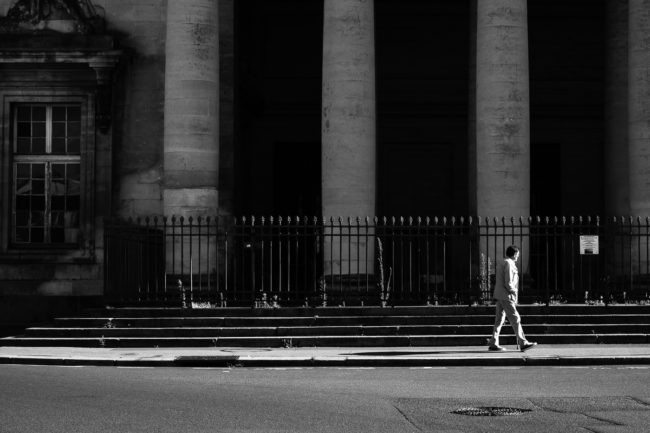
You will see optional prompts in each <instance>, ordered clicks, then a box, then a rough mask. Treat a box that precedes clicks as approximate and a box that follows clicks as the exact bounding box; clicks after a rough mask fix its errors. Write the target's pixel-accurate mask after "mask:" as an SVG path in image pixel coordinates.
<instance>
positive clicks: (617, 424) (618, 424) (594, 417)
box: [576, 412, 625, 426]
mask: <svg viewBox="0 0 650 433" xmlns="http://www.w3.org/2000/svg"><path fill="white" fill-rule="evenodd" d="M576 413H580V414H581V415H583V416H586V417H587V418H591V419H595V420H596V421H600V422H604V423H607V424H609V425H615V426H624V425H625V424H622V423H620V422H616V421H612V420H610V419H607V418H603V417H600V416H594V415H588V414H586V413H584V412H576Z"/></svg>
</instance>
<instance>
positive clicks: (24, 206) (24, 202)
mask: <svg viewBox="0 0 650 433" xmlns="http://www.w3.org/2000/svg"><path fill="white" fill-rule="evenodd" d="M21 210H23V211H28V210H29V196H28V195H19V196H16V211H21Z"/></svg>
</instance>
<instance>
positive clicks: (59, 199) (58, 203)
mask: <svg viewBox="0 0 650 433" xmlns="http://www.w3.org/2000/svg"><path fill="white" fill-rule="evenodd" d="M52 210H53V211H55V210H65V197H64V196H62V195H53V196H52Z"/></svg>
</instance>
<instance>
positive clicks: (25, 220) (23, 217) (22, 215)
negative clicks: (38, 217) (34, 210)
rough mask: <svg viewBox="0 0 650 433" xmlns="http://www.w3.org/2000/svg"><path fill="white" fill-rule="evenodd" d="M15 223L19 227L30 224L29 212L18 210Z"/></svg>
mask: <svg viewBox="0 0 650 433" xmlns="http://www.w3.org/2000/svg"><path fill="white" fill-rule="evenodd" d="M15 224H16V226H17V227H24V226H27V225H29V212H16V220H15Z"/></svg>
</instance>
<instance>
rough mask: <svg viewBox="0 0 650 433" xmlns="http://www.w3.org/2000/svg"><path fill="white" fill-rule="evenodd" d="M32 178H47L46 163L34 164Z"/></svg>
mask: <svg viewBox="0 0 650 433" xmlns="http://www.w3.org/2000/svg"><path fill="white" fill-rule="evenodd" d="M32 178H33V179H45V164H32Z"/></svg>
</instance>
